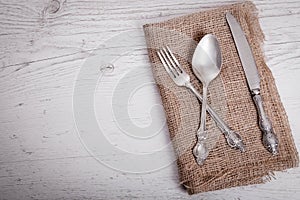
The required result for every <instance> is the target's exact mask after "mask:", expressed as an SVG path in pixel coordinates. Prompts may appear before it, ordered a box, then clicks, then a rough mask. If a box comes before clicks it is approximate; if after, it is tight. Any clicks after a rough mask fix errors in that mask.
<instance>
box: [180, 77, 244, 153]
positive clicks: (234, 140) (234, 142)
mask: <svg viewBox="0 0 300 200" xmlns="http://www.w3.org/2000/svg"><path fill="white" fill-rule="evenodd" d="M186 87H187V88H189V89H190V90H191V91H192V92H193V93H194V94H195V96H196V97H197V98H198V99H199V101H200V102H202V101H203V98H202V96H201V94H200V93H199V92H198V91H197V90H196V89H195V87H194V86H193V85H192V84H191V83H189V84H186ZM206 110H207V112H208V113H209V114H210V116H211V117H212V119H213V120H214V121H215V122H216V124H217V126H218V128H219V129H220V130H221V131H222V133H223V134H224V136H225V138H226V140H227V143H228V145H229V146H230V147H232V148H235V149H239V150H240V151H241V152H244V151H245V145H244V143H243V140H242V138H241V136H240V135H239V134H238V133H237V132H235V131H233V130H232V129H231V128H230V127H229V126H228V125H227V124H226V123H225V122H224V121H223V120H222V119H221V118H220V117H219V115H218V114H217V113H216V112H215V111H214V110H213V109H212V108H211V107H210V105H209V104H207V106H206Z"/></svg>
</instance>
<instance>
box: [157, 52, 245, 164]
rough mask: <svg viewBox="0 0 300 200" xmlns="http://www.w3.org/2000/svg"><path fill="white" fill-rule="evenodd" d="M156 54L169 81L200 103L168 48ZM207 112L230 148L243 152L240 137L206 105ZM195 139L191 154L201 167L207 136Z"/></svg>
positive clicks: (199, 136) (206, 153) (243, 148)
mask: <svg viewBox="0 0 300 200" xmlns="http://www.w3.org/2000/svg"><path fill="white" fill-rule="evenodd" d="M157 54H158V57H159V59H160V61H161V62H162V64H163V66H164V68H165V69H166V71H167V73H168V74H169V76H170V77H171V79H172V80H173V81H174V82H175V84H176V85H178V86H183V87H186V88H188V89H190V90H191V91H192V92H193V93H194V94H195V95H196V97H197V98H198V99H199V100H200V101H201V102H202V96H201V95H200V94H199V92H198V91H197V90H196V89H195V88H194V86H193V85H192V83H191V81H190V76H189V75H188V74H187V73H186V72H185V71H184V70H183V68H182V66H181V65H180V63H179V62H178V60H177V59H176V57H175V56H174V54H173V53H172V51H171V50H170V48H169V47H168V46H166V47H164V48H162V49H160V50H158V51H157ZM207 111H208V113H209V114H210V115H211V117H212V119H213V120H214V121H215V122H216V124H217V126H218V128H219V129H220V130H221V131H222V133H223V134H224V136H225V138H226V140H227V143H228V145H229V146H230V147H232V148H235V149H239V150H240V151H241V152H244V151H245V145H244V143H243V141H242V139H241V136H240V135H239V134H238V133H236V132H234V131H233V130H231V128H229V126H228V125H227V124H226V123H225V122H224V121H223V120H222V119H221V118H220V117H219V116H218V115H217V114H216V112H215V111H214V110H213V109H212V108H211V107H210V106H209V105H207ZM197 138H198V142H197V144H196V146H195V148H194V150H193V154H194V156H195V158H196V160H197V163H198V164H199V165H202V164H203V161H204V160H205V159H206V157H207V156H208V150H207V148H206V146H205V140H206V138H207V136H206V135H197Z"/></svg>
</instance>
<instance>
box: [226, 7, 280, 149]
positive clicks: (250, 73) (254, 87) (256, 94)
mask: <svg viewBox="0 0 300 200" xmlns="http://www.w3.org/2000/svg"><path fill="white" fill-rule="evenodd" d="M226 20H227V22H228V24H229V27H230V30H231V33H232V36H233V39H234V42H235V46H236V48H237V51H238V54H239V57H240V60H241V63H242V66H243V69H244V71H245V75H246V79H247V82H248V86H249V88H250V91H251V95H252V96H253V100H254V102H255V105H256V108H257V111H258V116H259V127H260V129H261V131H262V132H263V139H262V142H263V145H264V146H265V148H266V149H267V150H268V151H269V152H271V153H272V154H273V155H276V154H278V139H277V137H276V135H275V134H274V131H273V128H272V124H271V122H270V120H269V118H268V117H267V116H266V113H265V111H264V107H263V103H262V98H261V96H260V77H259V74H258V71H257V67H256V64H255V60H254V57H253V54H252V51H251V47H250V45H249V43H248V41H247V38H246V36H245V34H244V32H243V30H242V28H241V26H240V24H239V23H238V22H237V20H236V19H235V18H234V16H233V15H232V14H230V13H229V12H228V13H226Z"/></svg>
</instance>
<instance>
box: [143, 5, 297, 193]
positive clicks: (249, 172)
mask: <svg viewBox="0 0 300 200" xmlns="http://www.w3.org/2000/svg"><path fill="white" fill-rule="evenodd" d="M227 11H230V12H231V13H232V14H233V15H234V16H235V17H236V18H237V20H238V21H239V23H240V24H241V26H242V28H243V30H244V32H245V34H246V37H247V39H248V41H249V43H250V45H251V48H252V51H253V55H254V57H255V60H256V64H257V67H258V71H259V74H260V76H261V95H262V98H263V103H264V108H265V110H266V113H267V115H268V117H269V118H270V120H271V122H272V124H273V129H274V132H275V133H276V135H277V136H278V139H279V143H280V145H279V151H280V153H279V155H277V156H272V155H271V154H270V153H269V152H268V151H267V150H266V149H265V148H264V147H263V145H262V142H261V138H262V133H261V131H260V129H259V126H258V119H257V111H256V108H255V105H254V103H253V100H252V98H251V96H250V92H249V89H248V86H247V82H246V78H245V74H244V71H243V68H242V65H241V62H240V60H239V57H238V53H237V50H236V47H235V45H234V41H233V38H232V35H231V32H230V29H229V26H228V24H227V22H226V19H225V13H226V12H227ZM144 31H145V37H146V41H147V46H148V53H149V58H150V61H151V64H152V68H153V75H154V78H155V81H156V83H157V85H158V88H159V90H160V94H161V98H162V102H163V106H164V109H165V112H166V117H167V123H168V127H169V132H170V138H171V140H172V142H173V146H174V150H175V152H176V154H177V155H178V159H177V163H178V170H179V175H180V183H181V184H182V185H183V186H184V187H186V188H187V190H188V192H189V193H190V194H193V193H198V192H206V191H212V190H218V189H224V188H229V187H235V186H243V185H249V184H257V183H263V182H265V181H266V180H267V179H268V177H269V176H270V175H271V174H272V172H273V171H281V170H284V169H288V168H293V167H296V166H298V162H299V160H298V153H297V150H296V147H295V144H294V141H293V137H292V133H291V129H290V127H289V123H288V119H287V115H286V113H285V110H284V107H283V105H282V103H281V101H280V97H279V94H278V91H277V88H276V85H275V81H274V78H273V76H272V73H271V71H270V69H269V68H268V66H267V65H266V64H265V61H264V56H263V52H262V48H261V45H262V43H263V39H264V36H263V33H262V30H261V28H260V25H259V22H258V16H257V9H256V7H255V5H254V4H253V3H251V2H243V3H238V4H234V5H228V6H222V7H218V8H216V9H211V10H206V11H201V12H199V13H194V14H190V15H187V16H182V17H178V18H174V19H171V20H168V21H165V22H160V23H154V24H147V25H145V26H144ZM207 33H212V34H214V35H216V36H217V38H218V40H219V43H220V45H221V50H222V59H223V64H222V71H221V74H220V76H219V77H218V79H217V80H215V81H214V83H213V84H212V86H211V87H210V95H209V98H210V103H211V104H212V106H213V107H214V109H216V111H217V112H218V113H219V114H220V116H221V117H222V118H223V119H224V121H226V122H227V123H228V125H229V126H230V127H231V128H232V129H234V130H235V131H237V132H239V133H240V134H241V136H242V138H243V140H244V142H245V144H246V148H247V151H246V152H245V153H240V152H239V151H237V150H234V149H232V148H230V147H229V146H228V145H227V144H226V141H225V139H224V137H223V136H220V137H218V136H219V135H220V132H219V130H218V129H217V127H216V126H215V124H214V122H213V121H212V120H211V119H208V122H207V123H208V125H207V128H208V129H209V130H210V134H211V135H214V137H212V138H211V139H212V140H216V138H217V140H216V141H217V142H216V143H212V145H211V148H212V149H211V151H210V154H209V157H208V159H207V161H206V163H205V165H204V166H202V167H200V166H198V165H197V164H196V162H195V160H194V157H193V154H192V147H193V145H194V144H195V142H196V131H197V128H198V126H199V117H200V104H199V102H198V100H197V99H196V98H195V96H194V95H193V94H192V93H191V92H190V91H188V90H187V89H186V88H179V87H178V86H176V85H175V84H174V83H173V82H172V80H171V79H170V77H169V76H168V74H167V73H166V72H165V70H164V68H163V66H162V64H161V62H160V61H159V58H158V56H157V54H156V50H157V49H158V48H161V47H163V46H164V45H169V46H170V47H171V49H172V50H174V52H175V54H176V57H177V58H178V60H179V62H180V63H181V64H182V65H183V67H184V69H185V70H186V71H187V73H188V74H189V75H190V76H191V81H192V84H193V85H194V86H195V87H196V88H197V89H198V90H199V91H200V92H201V83H200V82H199V81H198V80H197V79H196V77H195V76H194V75H193V73H192V70H191V67H192V66H191V64H190V60H191V56H192V53H193V50H194V49H195V47H196V44H197V43H196V42H199V40H200V39H201V38H202V37H203V35H205V34H207ZM193 41H195V42H193Z"/></svg>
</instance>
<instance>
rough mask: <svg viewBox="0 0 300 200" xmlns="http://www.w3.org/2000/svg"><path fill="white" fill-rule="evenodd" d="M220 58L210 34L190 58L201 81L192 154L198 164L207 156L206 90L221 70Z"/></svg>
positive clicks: (201, 41) (213, 38) (219, 51)
mask: <svg viewBox="0 0 300 200" xmlns="http://www.w3.org/2000/svg"><path fill="white" fill-rule="evenodd" d="M221 65H222V58H221V50H220V46H219V43H218V40H217V38H216V37H215V36H214V35H212V34H206V35H205V36H204V37H203V38H202V39H201V40H200V42H199V44H198V45H197V47H196V50H195V52H194V55H193V59H192V68H193V71H194V73H195V75H196V76H197V78H198V79H199V80H200V81H201V82H202V87H203V101H202V109H201V119H200V127H199V129H198V131H197V139H198V141H197V144H196V145H195V147H194V149H193V154H194V156H195V158H196V161H197V163H198V165H203V164H204V161H205V160H206V158H207V156H208V149H207V145H206V143H205V140H206V138H207V131H206V105H207V90H208V86H209V84H210V82H211V81H212V80H214V79H215V78H216V77H217V76H218V74H219V73H220V71H221Z"/></svg>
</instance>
